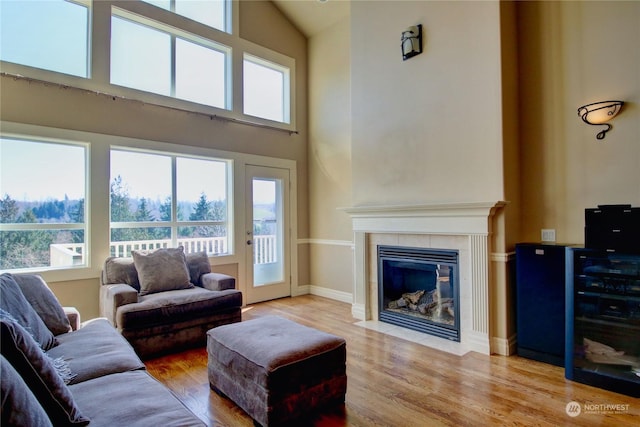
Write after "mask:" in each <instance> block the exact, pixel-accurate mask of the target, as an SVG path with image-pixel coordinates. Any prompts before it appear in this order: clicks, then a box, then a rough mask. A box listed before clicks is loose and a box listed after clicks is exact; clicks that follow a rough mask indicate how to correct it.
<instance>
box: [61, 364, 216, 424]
mask: <svg viewBox="0 0 640 427" xmlns="http://www.w3.org/2000/svg"><path fill="white" fill-rule="evenodd" d="M69 388H70V389H71V392H72V393H73V395H74V397H75V399H76V401H77V402H78V406H79V407H80V408H81V409H82V411H83V412H84V413H86V414H87V415H88V416H89V417H90V418H91V427H113V426H127V427H148V426H162V427H178V426H180V427H183V426H184V427H189V426H204V425H205V424H204V423H203V422H202V421H201V420H200V419H199V418H197V417H196V416H195V415H194V414H193V413H192V412H191V411H189V409H187V407H186V406H184V404H183V403H182V402H180V400H178V398H177V397H176V396H175V395H174V394H173V393H172V392H171V391H170V390H169V389H168V388H166V387H165V386H164V385H162V384H160V383H159V382H158V381H157V380H155V379H154V378H153V377H152V376H151V375H149V374H148V373H147V372H146V371H131V372H124V373H119V374H113V375H106V376H104V377H99V378H95V379H92V380H89V381H85V382H83V383H80V384H75V385H72V386H70V387H69ZM101 402H113V403H111V404H109V405H104V404H101Z"/></svg>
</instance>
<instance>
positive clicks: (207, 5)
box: [144, 0, 231, 32]
mask: <svg viewBox="0 0 640 427" xmlns="http://www.w3.org/2000/svg"><path fill="white" fill-rule="evenodd" d="M144 1H146V2H147V3H151V4H154V5H156V6H158V7H161V8H163V9H166V10H170V11H172V12H174V13H177V14H178V15H182V16H186V17H187V18H189V19H193V20H194V21H198V22H200V23H202V24H205V25H208V26H210V27H212V28H215V29H217V30H220V31H226V32H229V27H230V25H229V20H230V15H231V14H230V13H229V9H230V4H229V2H228V1H225V0H207V1H202V0H199V1H198V0H144Z"/></svg>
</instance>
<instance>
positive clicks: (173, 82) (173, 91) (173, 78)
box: [171, 34, 177, 98]
mask: <svg viewBox="0 0 640 427" xmlns="http://www.w3.org/2000/svg"><path fill="white" fill-rule="evenodd" d="M176 57H177V55H176V36H175V35H174V34H171V96H172V97H173V98H176Z"/></svg>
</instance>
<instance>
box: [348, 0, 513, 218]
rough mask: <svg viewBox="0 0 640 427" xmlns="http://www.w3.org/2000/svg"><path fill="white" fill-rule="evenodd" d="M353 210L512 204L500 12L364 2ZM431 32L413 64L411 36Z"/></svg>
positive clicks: (463, 5) (358, 45)
mask: <svg viewBox="0 0 640 427" xmlns="http://www.w3.org/2000/svg"><path fill="white" fill-rule="evenodd" d="M351 18H352V19H351V24H352V28H351V36H352V37H351V42H352V45H351V50H352V55H351V60H352V63H351V69H352V78H351V81H352V120H353V122H352V129H353V133H352V138H353V140H352V160H353V161H352V165H353V170H352V174H353V204H354V206H362V205H384V204H421V203H438V202H471V201H497V200H502V198H503V182H502V128H501V126H502V119H501V111H502V110H501V98H500V94H501V80H500V15H499V5H498V3H496V2H412V1H407V2H395V1H382V2H354V3H353V4H352V8H351ZM418 23H421V24H422V25H423V30H424V34H425V41H424V52H423V53H422V54H421V55H419V56H416V57H414V58H411V59H409V60H407V61H402V56H401V53H400V35H401V32H402V31H403V30H404V29H405V28H406V27H408V26H410V25H415V24H418Z"/></svg>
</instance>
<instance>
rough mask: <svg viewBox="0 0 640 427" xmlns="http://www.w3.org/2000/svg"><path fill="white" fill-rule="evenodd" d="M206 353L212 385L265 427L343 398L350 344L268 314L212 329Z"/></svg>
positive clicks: (292, 418) (304, 414)
mask: <svg viewBox="0 0 640 427" xmlns="http://www.w3.org/2000/svg"><path fill="white" fill-rule="evenodd" d="M207 352H208V375H209V384H210V386H211V388H212V389H213V390H215V391H217V392H219V393H221V394H223V395H225V396H227V397H228V398H230V399H231V400H233V401H234V402H235V403H236V404H237V405H238V406H240V407H241V408H242V409H244V411H245V412H247V413H248V414H249V415H250V416H251V417H252V418H253V419H254V420H255V422H257V423H259V424H261V425H263V426H269V425H275V424H282V423H286V422H289V421H292V420H296V419H299V418H301V417H305V416H306V415H309V414H310V413H312V412H315V411H316V410H317V409H319V408H322V407H325V406H328V405H331V404H338V403H343V402H344V399H345V394H346V389H347V376H346V366H345V362H346V343H345V341H344V339H342V338H340V337H337V336H335V335H331V334H327V333H325V332H321V331H318V330H315V329H312V328H308V327H306V326H302V325H299V324H297V323H295V322H292V321H290V320H287V319H284V318H281V317H277V316H265V317H262V318H257V319H253V320H250V321H246V322H240V323H234V324H232V325H224V326H220V327H217V328H214V329H211V330H209V331H208V332H207Z"/></svg>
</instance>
